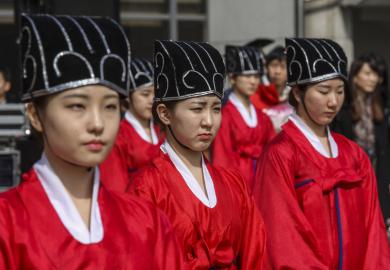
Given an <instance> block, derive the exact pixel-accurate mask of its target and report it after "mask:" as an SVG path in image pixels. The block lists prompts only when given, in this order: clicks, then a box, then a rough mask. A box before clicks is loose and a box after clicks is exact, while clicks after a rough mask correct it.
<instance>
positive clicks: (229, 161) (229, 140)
mask: <svg viewBox="0 0 390 270" xmlns="http://www.w3.org/2000/svg"><path fill="white" fill-rule="evenodd" d="M225 112H226V111H225ZM231 121H232V120H231V119H230V117H229V115H228V113H227V112H226V113H224V114H222V122H221V127H220V128H219V131H218V133H217V136H216V137H215V139H214V141H213V144H212V150H211V156H212V163H213V165H217V166H221V167H224V168H234V167H237V166H238V160H237V154H236V153H235V152H234V151H233V149H234V143H233V132H234V131H233V130H231V126H230V122H231ZM235 132H237V131H235Z"/></svg>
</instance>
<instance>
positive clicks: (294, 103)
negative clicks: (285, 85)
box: [288, 84, 309, 109]
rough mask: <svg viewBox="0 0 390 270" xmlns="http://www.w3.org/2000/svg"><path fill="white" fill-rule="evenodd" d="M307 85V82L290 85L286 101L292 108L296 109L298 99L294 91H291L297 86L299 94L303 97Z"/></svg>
mask: <svg viewBox="0 0 390 270" xmlns="http://www.w3.org/2000/svg"><path fill="white" fill-rule="evenodd" d="M308 86H309V85H308V84H302V85H295V86H293V87H292V89H291V91H290V93H289V94H288V103H289V104H290V105H291V106H293V107H294V109H298V101H297V100H296V98H295V96H294V93H293V91H294V89H297V88H298V91H299V94H300V96H301V97H305V94H306V90H307V87H308Z"/></svg>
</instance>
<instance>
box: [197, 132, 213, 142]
mask: <svg viewBox="0 0 390 270" xmlns="http://www.w3.org/2000/svg"><path fill="white" fill-rule="evenodd" d="M198 138H199V139H200V140H202V141H209V140H211V133H202V134H199V135H198Z"/></svg>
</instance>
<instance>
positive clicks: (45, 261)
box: [0, 15, 183, 270]
mask: <svg viewBox="0 0 390 270" xmlns="http://www.w3.org/2000/svg"><path fill="white" fill-rule="evenodd" d="M21 48H22V54H21V55H22V56H23V59H22V60H23V61H22V63H23V74H24V80H23V90H24V92H23V96H22V100H23V101H24V102H29V104H28V106H27V115H28V117H29V120H30V123H31V125H32V127H33V128H34V130H35V131H36V132H37V133H39V135H40V137H41V138H42V140H43V145H44V151H43V154H42V158H41V159H40V160H39V161H38V162H37V163H35V164H34V166H33V168H32V169H31V170H30V172H29V173H27V174H25V175H24V176H23V181H22V183H21V184H20V185H19V186H17V187H15V188H13V189H11V190H9V191H6V192H4V193H1V194H0V232H1V233H0V269H7V270H14V269H15V270H16V269H129V270H130V269H134V270H138V269H169V270H171V269H183V263H182V259H181V252H180V249H179V245H178V243H177V240H176V237H175V235H174V232H173V230H172V227H171V226H170V223H169V220H168V219H167V217H166V216H165V215H163V214H162V213H161V212H159V211H158V210H157V209H155V208H154V207H153V206H152V205H150V204H146V203H144V202H140V201H139V200H138V199H137V198H134V197H130V196H126V197H125V196H123V195H122V194H119V193H118V194H117V193H116V192H110V191H108V190H107V189H106V188H105V187H104V186H103V185H101V184H100V175H99V169H98V167H97V165H98V164H99V163H100V162H102V161H103V160H104V158H105V157H106V156H107V154H108V153H109V151H110V149H111V147H112V145H113V143H114V141H115V136H116V133H117V130H118V127H119V121H120V111H119V96H120V95H126V90H125V89H127V81H128V79H127V78H128V68H127V66H128V65H127V64H128V63H129V62H128V61H129V60H130V58H129V55H130V51H129V44H128V41H127V39H126V37H125V35H124V33H123V30H122V28H121V27H120V26H119V25H118V24H117V23H116V22H114V21H113V20H111V19H106V18H98V17H94V18H90V17H85V16H83V17H70V16H58V17H54V16H51V15H36V16H29V15H23V16H22V39H21ZM110 57H111V58H112V59H110ZM108 59H110V60H108ZM69 67H72V68H71V69H70V68H69ZM74 67H77V68H74Z"/></svg>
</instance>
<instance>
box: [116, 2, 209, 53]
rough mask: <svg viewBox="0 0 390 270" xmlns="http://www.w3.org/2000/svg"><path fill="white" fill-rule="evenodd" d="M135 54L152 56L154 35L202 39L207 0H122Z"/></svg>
mask: <svg viewBox="0 0 390 270" xmlns="http://www.w3.org/2000/svg"><path fill="white" fill-rule="evenodd" d="M120 20H121V23H122V25H123V26H124V27H125V29H126V32H127V33H128V37H129V40H130V45H131V50H132V54H133V57H143V58H148V59H151V57H152V55H153V45H154V40H155V39H172V40H194V41H203V40H204V39H205V37H206V34H205V33H206V23H207V16H206V0H120Z"/></svg>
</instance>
